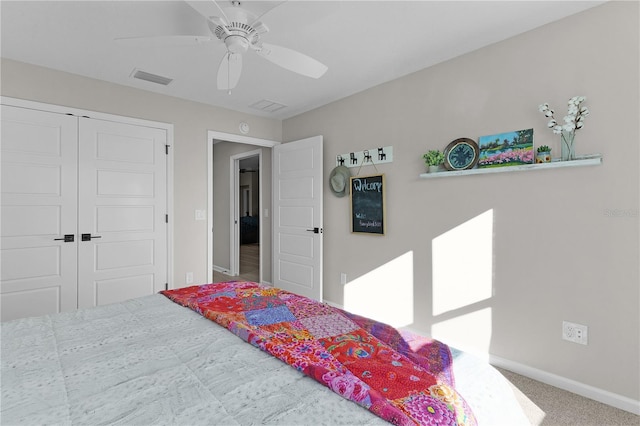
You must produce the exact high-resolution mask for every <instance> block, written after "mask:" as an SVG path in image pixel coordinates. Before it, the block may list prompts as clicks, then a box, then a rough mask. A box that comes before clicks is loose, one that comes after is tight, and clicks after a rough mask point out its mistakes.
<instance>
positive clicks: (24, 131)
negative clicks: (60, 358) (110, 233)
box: [0, 105, 78, 321]
mask: <svg viewBox="0 0 640 426" xmlns="http://www.w3.org/2000/svg"><path fill="white" fill-rule="evenodd" d="M1 112H2V140H1V142H0V143H1V152H2V166H1V168H2V177H1V178H2V185H1V186H2V208H1V217H2V230H1V234H0V235H1V241H0V244H1V247H2V249H1V250H0V254H1V255H0V262H1V268H0V270H1V275H0V277H1V278H0V301H1V302H0V303H1V312H2V315H1V318H2V321H6V320H10V319H15V318H21V317H28V316H38V315H46V314H53V313H57V312H61V311H68V310H73V309H76V307H77V279H76V278H77V267H76V250H77V245H78V242H77V238H76V219H77V216H76V214H77V163H78V162H77V147H78V135H77V119H76V117H73V116H68V115H64V114H58V113H51V112H43V111H36V110H32V109H27V108H18V107H13V106H6V105H2V110H1ZM65 234H66V235H69V236H70V237H71V238H73V241H67V242H65V240H64V235H65ZM68 239H70V238H68Z"/></svg>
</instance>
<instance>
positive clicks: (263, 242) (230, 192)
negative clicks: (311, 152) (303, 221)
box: [207, 131, 279, 284]
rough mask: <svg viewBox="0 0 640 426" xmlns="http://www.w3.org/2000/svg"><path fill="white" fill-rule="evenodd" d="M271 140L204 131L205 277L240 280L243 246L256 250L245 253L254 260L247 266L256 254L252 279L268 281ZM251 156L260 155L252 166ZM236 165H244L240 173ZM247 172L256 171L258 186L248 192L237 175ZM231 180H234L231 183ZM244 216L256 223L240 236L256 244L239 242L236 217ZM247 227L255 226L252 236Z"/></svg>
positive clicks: (273, 143)
mask: <svg viewBox="0 0 640 426" xmlns="http://www.w3.org/2000/svg"><path fill="white" fill-rule="evenodd" d="M275 145H279V142H275V141H269V140H265V139H258V138H252V137H248V136H241V135H234V134H229V133H221V132H215V131H209V133H208V140H207V151H208V154H209V155H208V158H209V167H208V221H209V222H208V223H209V227H208V228H209V230H210V231H211V232H210V233H209V237H208V256H207V257H208V282H216V281H224V280H229V279H239V278H240V279H245V278H244V277H243V276H242V274H243V273H244V269H245V268H243V266H244V262H243V261H242V260H241V259H240V254H241V253H240V249H241V248H242V249H243V251H244V248H253V249H254V250H253V251H254V252H256V251H257V252H258V253H257V254H255V253H252V254H250V256H252V257H253V259H254V260H253V261H252V263H253V265H255V264H256V260H255V258H256V256H257V262H258V263H257V264H259V272H258V273H257V278H256V279H255V280H254V281H259V282H264V283H267V284H269V283H270V282H271V262H272V260H271V251H272V247H271V246H272V242H271V226H272V223H271V217H270V210H271V148H272V147H273V146H275ZM258 154H260V156H258ZM251 157H253V158H254V160H253V161H255V158H258V159H259V160H260V158H261V162H260V161H258V166H257V167H256V166H255V165H252V163H251V160H250V158H251ZM245 159H246V162H245ZM236 160H237V161H236ZM253 164H255V163H253ZM240 169H244V173H240ZM249 175H257V176H258V182H259V183H258V185H257V186H258V188H257V189H255V188H254V187H253V184H252V188H251V191H249V188H244V186H247V185H246V184H243V185H242V186H243V188H242V190H241V188H240V180H241V177H240V176H249ZM242 179H249V178H248V177H247V178H242ZM234 180H235V182H238V183H237V184H236V183H233V184H232V181H234ZM234 194H235V195H234ZM234 206H237V207H234ZM234 210H237V213H236V212H234ZM247 212H249V215H247ZM247 216H250V217H252V219H251V220H246V219H245V220H244V221H246V222H251V221H254V222H257V226H255V227H250V229H249V231H250V232H249V233H248V234H247V236H245V237H244V238H247V237H248V238H249V240H246V239H245V242H247V241H251V239H252V238H257V242H258V244H255V245H253V246H252V247H249V246H248V245H247V247H241V246H244V244H240V243H241V242H242V238H243V237H241V236H240V230H241V218H242V217H247ZM253 218H255V219H253ZM235 220H237V225H236V223H234V222H235ZM252 229H253V230H256V231H257V232H256V233H257V237H252V236H251V230H252ZM236 231H237V233H236ZM235 252H237V256H236V254H235ZM241 263H243V265H241ZM254 267H255V266H254ZM239 274H241V275H239Z"/></svg>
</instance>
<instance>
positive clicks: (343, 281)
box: [340, 272, 347, 285]
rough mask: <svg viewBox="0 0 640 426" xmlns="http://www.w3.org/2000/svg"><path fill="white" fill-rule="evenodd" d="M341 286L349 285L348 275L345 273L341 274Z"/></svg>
mask: <svg viewBox="0 0 640 426" xmlns="http://www.w3.org/2000/svg"><path fill="white" fill-rule="evenodd" d="M340 284H342V285H345V284H347V274H345V273H344V272H342V273H341V274H340Z"/></svg>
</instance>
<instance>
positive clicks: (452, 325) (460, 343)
mask: <svg viewBox="0 0 640 426" xmlns="http://www.w3.org/2000/svg"><path fill="white" fill-rule="evenodd" d="M491 327H492V323H491V308H485V309H481V310H479V311H475V312H471V313H469V314H465V315H459V316H457V317H455V318H452V319H449V320H446V321H442V322H439V323H437V324H434V325H432V326H431V336H432V337H433V338H434V339H438V340H440V341H442V342H446V343H447V344H448V345H451V346H453V347H454V348H457V349H460V350H464V351H466V352H470V353H472V354H474V355H476V356H478V357H480V358H483V359H484V360H486V361H488V360H489V347H490V345H491Z"/></svg>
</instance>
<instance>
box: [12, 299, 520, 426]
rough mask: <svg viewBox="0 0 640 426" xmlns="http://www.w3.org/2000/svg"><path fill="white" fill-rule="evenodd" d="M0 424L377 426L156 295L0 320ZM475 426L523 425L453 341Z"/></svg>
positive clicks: (506, 392) (511, 404) (490, 371)
mask: <svg viewBox="0 0 640 426" xmlns="http://www.w3.org/2000/svg"><path fill="white" fill-rule="evenodd" d="M1 328H2V341H1V345H2V356H1V361H2V368H1V374H2V376H1V390H2V394H1V401H0V403H1V409H0V410H1V411H0V422H1V423H2V424H3V425H12V424H25V425H27V424H28V425H37V424H60V425H67V424H83V425H86V424H91V425H98V424H114V425H149V424H154V425H163V424H167V425H200V424H202V425H205V424H206V425H248V424H274V425H275V424H278V425H321V424H327V425H349V424H357V425H374V424H388V423H386V422H385V421H384V420H382V419H381V418H379V417H377V416H375V415H374V414H372V413H371V412H370V411H368V410H366V409H364V408H362V407H360V406H358V405H356V404H355V403H353V402H351V401H348V400H346V399H344V398H342V397H341V396H340V395H338V394H335V393H333V392H332V391H331V390H330V389H329V388H327V387H325V386H322V385H321V384H320V383H317V382H316V381H314V380H313V379H311V378H309V377H307V376H305V375H303V374H302V373H300V372H299V371H297V370H295V369H294V368H292V367H290V366H289V365H287V364H285V363H283V362H282V361H280V360H278V359H277V358H274V357H272V356H270V355H269V354H267V353H265V352H263V351H261V350H260V349H258V348H256V347H254V346H252V345H250V344H247V343H246V342H244V341H243V340H241V339H240V338H239V337H236V336H235V335H234V334H232V333H230V332H229V331H228V330H226V329H225V328H223V327H221V326H219V325H217V324H215V323H214V322H212V321H210V320H208V319H206V318H204V317H202V316H200V315H199V314H197V313H196V312H193V311H191V310H190V309H187V308H184V307H182V306H180V305H178V304H175V303H173V302H171V301H170V300H169V299H167V298H166V297H165V296H163V295H160V294H157V295H152V296H146V297H142V298H138V299H133V300H128V301H125V302H121V303H117V304H112V305H106V306H101V307H96V308H90V309H81V310H78V311H75V312H68V313H61V314H56V315H50V316H43V317H34V318H24V319H19V320H15V321H10V322H6V323H2V324H1ZM452 352H453V357H454V363H453V366H454V368H453V371H454V375H455V379H456V385H457V386H456V388H457V390H458V392H459V393H460V394H461V395H462V396H463V397H464V399H465V400H466V401H467V403H468V404H469V405H470V407H471V409H472V410H473V412H474V415H475V416H476V419H477V420H478V424H479V425H490V426H494V425H496V426H497V425H510V426H514V425H528V424H529V423H528V421H527V419H526V417H525V416H524V414H523V413H522V411H521V409H520V406H519V404H518V402H517V401H516V399H515V397H514V395H513V393H512V391H511V388H510V386H509V384H508V382H507V381H506V380H505V379H504V378H503V377H502V375H500V374H499V373H498V372H497V370H495V369H494V368H492V367H491V366H490V365H488V364H486V363H484V362H482V361H480V360H479V359H477V358H475V357H473V356H471V355H469V354H466V353H464V352H460V351H456V350H452Z"/></svg>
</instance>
